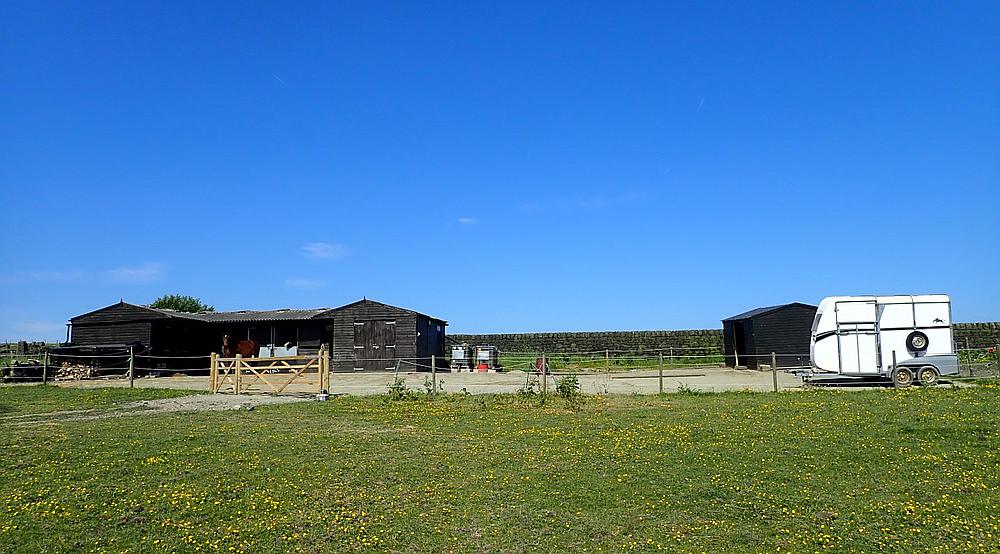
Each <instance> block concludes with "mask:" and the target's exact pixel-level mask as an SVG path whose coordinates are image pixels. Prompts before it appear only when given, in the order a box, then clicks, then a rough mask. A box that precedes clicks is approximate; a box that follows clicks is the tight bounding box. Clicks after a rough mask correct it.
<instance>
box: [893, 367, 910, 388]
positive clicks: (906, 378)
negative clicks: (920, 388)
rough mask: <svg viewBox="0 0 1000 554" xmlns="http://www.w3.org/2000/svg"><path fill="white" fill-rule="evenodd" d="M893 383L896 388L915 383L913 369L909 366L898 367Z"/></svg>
mask: <svg viewBox="0 0 1000 554" xmlns="http://www.w3.org/2000/svg"><path fill="white" fill-rule="evenodd" d="M892 384H893V385H894V386H895V387H896V388H904V387H908V386H910V385H912V384H913V371H912V370H911V369H910V368H908V367H899V368H896V372H895V373H893V374H892Z"/></svg>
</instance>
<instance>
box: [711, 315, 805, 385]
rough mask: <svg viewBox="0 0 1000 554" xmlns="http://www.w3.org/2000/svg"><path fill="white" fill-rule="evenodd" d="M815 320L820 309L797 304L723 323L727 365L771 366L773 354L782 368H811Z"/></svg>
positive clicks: (742, 316) (751, 367) (724, 320)
mask: <svg viewBox="0 0 1000 554" xmlns="http://www.w3.org/2000/svg"><path fill="white" fill-rule="evenodd" d="M815 316H816V306H810V305H808V304H802V303H800V302H793V303H791V304H782V305H780V306H769V307H766V308H757V309H755V310H750V311H749V312H744V313H742V314H739V315H734V316H733V317H729V318H726V319H723V320H722V340H723V348H724V351H725V355H726V365H727V366H729V367H737V366H740V367H747V368H749V369H758V368H759V367H760V366H761V365H768V366H769V365H771V353H772V352H774V353H776V354H777V362H778V367H799V366H804V365H808V364H809V334H810V333H811V331H812V322H813V318H814V317H815ZM737 361H738V363H737Z"/></svg>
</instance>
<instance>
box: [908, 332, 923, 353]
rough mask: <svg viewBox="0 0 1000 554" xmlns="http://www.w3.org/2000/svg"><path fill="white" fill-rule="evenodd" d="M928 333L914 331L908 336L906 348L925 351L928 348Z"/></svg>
mask: <svg viewBox="0 0 1000 554" xmlns="http://www.w3.org/2000/svg"><path fill="white" fill-rule="evenodd" d="M928 343H929V341H928V340H927V335H925V334H923V333H921V332H920V331H914V332H912V333H910V334H909V335H907V336H906V348H907V350H911V351H913V352H923V351H924V350H927V344H928Z"/></svg>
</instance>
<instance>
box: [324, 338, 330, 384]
mask: <svg viewBox="0 0 1000 554" xmlns="http://www.w3.org/2000/svg"><path fill="white" fill-rule="evenodd" d="M323 369H324V370H325V371H326V392H330V348H329V347H328V346H326V345H323Z"/></svg>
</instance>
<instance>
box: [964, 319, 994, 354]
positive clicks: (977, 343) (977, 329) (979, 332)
mask: <svg viewBox="0 0 1000 554" xmlns="http://www.w3.org/2000/svg"><path fill="white" fill-rule="evenodd" d="M955 344H956V345H957V346H958V347H959V348H989V347H991V346H997V345H1000V323H998V322H992V323H956V324H955Z"/></svg>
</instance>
